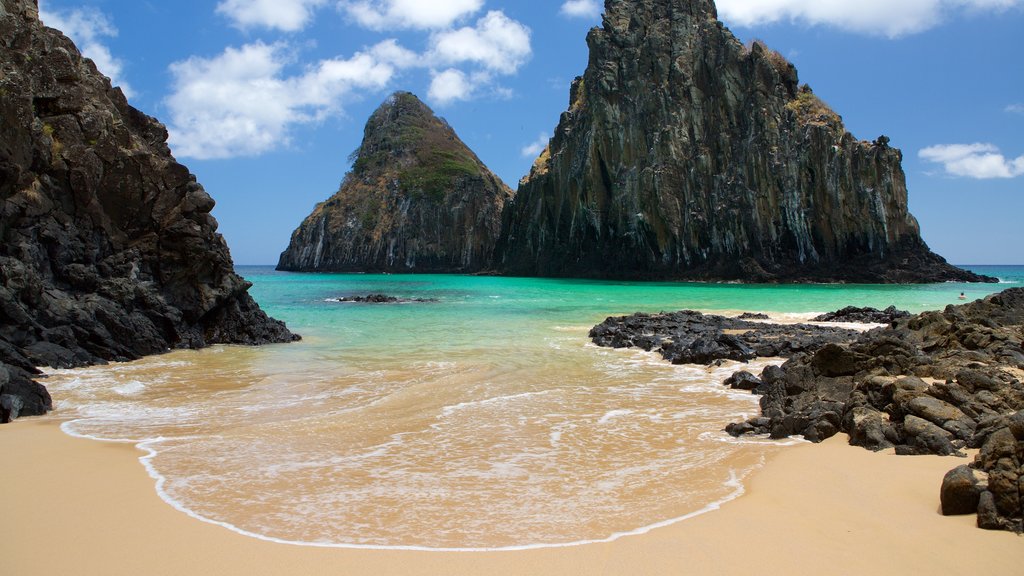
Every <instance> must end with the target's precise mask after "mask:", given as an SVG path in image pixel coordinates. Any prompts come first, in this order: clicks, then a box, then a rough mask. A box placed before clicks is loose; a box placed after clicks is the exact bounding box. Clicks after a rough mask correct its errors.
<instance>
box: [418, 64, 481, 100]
mask: <svg viewBox="0 0 1024 576" xmlns="http://www.w3.org/2000/svg"><path fill="white" fill-rule="evenodd" d="M433 76H434V77H433V80H431V82H430V90H429V91H428V92H427V97H428V98H430V100H432V101H434V102H436V103H438V104H440V105H442V106H444V105H447V104H451V103H452V102H457V101H460V100H469V99H470V98H471V97H472V96H473V92H474V91H475V87H474V86H473V83H472V82H471V81H470V79H469V76H467V75H466V73H465V72H463V71H462V70H457V69H455V68H449V69H448V70H445V71H443V72H439V73H436V74H434V75H433Z"/></svg>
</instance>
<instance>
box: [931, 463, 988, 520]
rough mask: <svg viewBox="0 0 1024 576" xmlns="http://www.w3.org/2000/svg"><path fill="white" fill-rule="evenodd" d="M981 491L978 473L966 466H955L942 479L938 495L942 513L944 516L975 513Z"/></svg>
mask: <svg viewBox="0 0 1024 576" xmlns="http://www.w3.org/2000/svg"><path fill="white" fill-rule="evenodd" d="M986 483H987V480H986ZM981 492H982V483H981V480H980V479H979V478H978V475H977V474H976V473H975V472H974V471H973V470H971V469H970V468H969V467H968V466H957V467H956V468H954V469H952V470H950V471H949V473H947V474H946V476H945V478H943V479H942V489H941V491H940V496H939V498H940V500H941V502H942V513H943V514H944V515H946V516H956V515H960V514H975V513H977V511H978V503H979V502H980V501H981Z"/></svg>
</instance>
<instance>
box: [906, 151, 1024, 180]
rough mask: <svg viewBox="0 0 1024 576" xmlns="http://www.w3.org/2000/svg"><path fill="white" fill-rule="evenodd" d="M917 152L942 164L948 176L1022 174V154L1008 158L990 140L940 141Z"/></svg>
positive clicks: (999, 176)
mask: <svg viewBox="0 0 1024 576" xmlns="http://www.w3.org/2000/svg"><path fill="white" fill-rule="evenodd" d="M918 156H920V157H921V158H922V159H924V160H927V161H929V162H935V163H938V164H942V165H943V167H944V168H945V170H946V173H947V174H949V175H950V176H963V177H967V178H978V179H987V178H1016V177H1018V176H1021V175H1024V155H1021V156H1018V157H1017V158H1007V157H1005V156H1003V154H1002V153H1000V151H999V148H997V147H996V146H994V145H992V144H980V143H977V144H942V145H938V146H931V147H928V148H925V149H924V150H921V151H920V152H918Z"/></svg>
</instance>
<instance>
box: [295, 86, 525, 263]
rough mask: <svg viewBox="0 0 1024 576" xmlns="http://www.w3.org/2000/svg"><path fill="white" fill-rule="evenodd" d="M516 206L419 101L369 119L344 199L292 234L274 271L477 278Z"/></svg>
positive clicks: (398, 103) (399, 99)
mask: <svg viewBox="0 0 1024 576" xmlns="http://www.w3.org/2000/svg"><path fill="white" fill-rule="evenodd" d="M511 196H512V191H511V190H510V189H509V188H508V187H507V186H505V184H503V183H502V182H501V181H500V180H499V179H498V178H497V177H496V176H495V175H494V174H492V173H491V171H490V170H488V169H487V167H486V166H484V164H483V163H482V162H481V161H480V160H479V159H478V158H477V157H476V155H475V154H473V152H472V151H470V149H469V148H467V147H466V145H465V144H463V143H462V141H461V140H459V137H458V136H457V135H456V134H455V131H454V130H452V128H451V127H450V126H449V125H448V124H447V123H446V122H445V121H444V120H442V119H440V118H437V117H436V116H434V113H433V112H432V111H431V110H430V109H429V108H428V107H427V106H426V105H425V104H423V103H422V102H420V100H419V99H418V98H416V97H415V96H413V95H412V94H409V93H407V92H398V93H396V94H394V95H393V96H391V97H390V98H389V99H388V100H387V101H386V102H385V103H384V104H383V105H382V106H381V107H380V108H379V109H378V110H377V111H376V112H374V114H373V116H371V117H370V120H369V122H367V124H366V129H365V132H364V136H363V142H362V145H361V146H360V147H359V150H357V151H356V152H355V154H354V155H353V165H352V171H351V172H350V173H349V174H348V175H347V176H346V177H345V180H344V181H343V182H342V184H341V189H340V190H339V191H338V193H337V194H335V195H334V196H332V197H331V198H330V199H329V200H327V201H326V202H324V203H322V204H319V205H318V206H317V207H316V209H315V210H314V211H313V213H312V214H311V215H310V216H309V217H308V218H306V220H305V221H304V222H303V223H302V225H301V226H299V228H298V229H297V230H296V231H295V233H294V234H292V239H291V244H289V246H288V249H287V250H285V251H284V253H283V254H281V260H280V263H279V264H278V270H289V271H301V272H325V271H331V272H462V273H471V272H479V271H481V270H484V269H487V268H489V267H490V266H491V257H492V254H493V252H494V244H495V242H496V241H497V238H498V234H499V232H500V229H501V211H502V208H503V207H504V205H505V202H507V201H508V200H509V199H510V198H511Z"/></svg>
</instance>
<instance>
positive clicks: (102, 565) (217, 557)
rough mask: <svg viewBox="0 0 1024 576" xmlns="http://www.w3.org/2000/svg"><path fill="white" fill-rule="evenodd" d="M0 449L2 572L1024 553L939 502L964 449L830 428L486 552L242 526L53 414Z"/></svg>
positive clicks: (657, 563)
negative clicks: (563, 541)
mask: <svg viewBox="0 0 1024 576" xmlns="http://www.w3.org/2000/svg"><path fill="white" fill-rule="evenodd" d="M0 450H2V451H3V453H4V454H7V455H8V457H9V459H10V460H11V461H18V465H17V466H13V467H10V468H9V469H8V470H6V471H5V473H4V474H3V475H2V476H0V490H2V491H3V492H4V493H6V494H14V495H20V496H21V497H17V498H12V499H10V500H9V501H8V502H7V504H8V506H7V507H6V508H7V510H6V514H5V516H6V518H5V522H4V523H3V524H2V527H0V542H2V544H0V550H2V553H3V556H4V558H5V566H7V567H8V568H10V569H11V571H12V573H16V574H22V575H30V576H31V575H33V574H52V573H74V574H80V575H90V574H97V575H99V574H104V575H109V574H149V575H159V574H176V575H177V574H181V573H182V572H184V571H198V572H200V573H207V574H218V575H233V574H254V575H260V574H268V575H269V574H280V573H304V574H331V573H339V572H345V573H350V574H371V573H372V574H385V575H386V574H403V575H405V574H442V573H443V574H480V573H485V572H486V573H490V574H498V575H501V574H524V573H529V574H562V575H564V574H595V573H599V574H638V573H645V574H669V573H673V574H674V573H684V572H685V573H687V574H721V573H732V572H738V571H747V570H763V569H764V568H766V567H772V568H773V570H775V569H783V568H784V569H785V571H786V572H787V573H788V574H817V573H820V571H821V569H822V568H824V567H829V569H830V571H833V572H835V573H851V574H852V573H857V572H863V571H865V570H867V571H869V573H875V574H883V573H891V574H897V573H906V572H908V571H911V570H913V571H926V570H927V571H932V572H936V573H951V572H954V571H961V570H963V571H967V570H971V571H975V570H985V569H999V570H1004V571H1009V572H1011V573H1012V571H1013V570H1015V569H1016V568H1018V567H1019V566H1020V565H1021V564H1022V563H1024V546H1022V545H1021V544H1024V541H1022V540H1021V537H1020V536H1017V535H1014V534H1011V533H1007V532H987V531H983V530H980V529H978V528H976V527H975V519H974V517H973V516H963V517H943V516H941V515H940V514H939V511H938V508H939V500H938V491H939V485H940V483H941V480H942V476H943V474H944V473H945V472H946V471H948V470H949V469H950V468H952V467H953V466H954V465H955V464H956V463H957V462H961V460H959V459H955V458H952V459H951V458H941V457H896V456H894V455H892V454H891V453H877V454H876V453H871V452H867V451H865V450H862V449H860V448H854V447H850V446H846V445H845V438H839V437H837V438H833V439H832V440H830V441H828V442H826V443H824V444H820V445H809V444H808V445H800V446H794V447H790V448H787V449H786V450H782V451H780V452H779V453H778V454H776V455H773V456H771V457H769V458H768V461H767V462H766V464H765V465H764V466H763V467H762V468H761V469H759V470H755V471H754V472H753V473H752V474H751V475H750V476H749V477H748V478H747V479H746V481H745V482H744V487H745V494H744V495H742V496H741V497H739V498H737V499H735V500H732V501H730V502H728V503H726V504H724V505H722V506H721V507H720V509H718V510H715V511H712V512H710V513H705V514H701V515H699V516H697V517H693V518H690V519H687V520H684V521H681V522H677V523H674V524H672V525H670V526H667V527H661V528H654V529H652V530H650V531H648V532H647V533H645V534H642V535H636V536H627V537H622V538H619V539H618V540H615V541H613V542H608V543H596V544H585V545H578V546H572V547H563V548H541V549H529V550H522V551H493V552H490V551H479V552H438V551H430V552H427V551H405V550H363V549H338V548H313V547H304V546H295V545H287V544H276V543H272V542H268V541H263V540H258V539H256V538H251V537H247V536H242V535H240V534H237V533H235V532H232V531H230V530H227V529H224V528H222V527H219V526H216V525H213V524H208V523H205V522H199V521H196V520H195V519H193V518H191V517H189V516H187V515H186V514H184V513H181V512H179V511H178V510H176V509H174V508H172V507H171V506H170V505H168V504H167V503H165V502H164V501H163V500H161V499H160V497H159V496H158V494H157V492H156V490H155V487H154V480H153V479H152V478H151V477H150V476H149V475H148V474H147V471H146V470H145V469H144V467H143V465H141V463H140V460H141V459H142V458H143V457H144V453H143V451H142V450H140V449H137V448H135V447H134V445H132V444H123V443H110V442H99V441H95V440H88V439H80V438H75V437H72V436H69V435H67V434H65V433H64V432H63V431H61V429H60V427H59V421H57V420H22V421H19V422H16V423H14V424H11V425H8V426H5V427H4V428H3V430H2V432H0ZM29 454H32V455H33V457H32V458H28V457H27V455H29ZM880 478H884V479H885V480H884V481H883V482H879V479H880ZM34 495H40V496H38V497H35V496H34ZM769 535H775V536H769ZM50 550H53V551H57V552H56V553H48V551H50Z"/></svg>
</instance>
